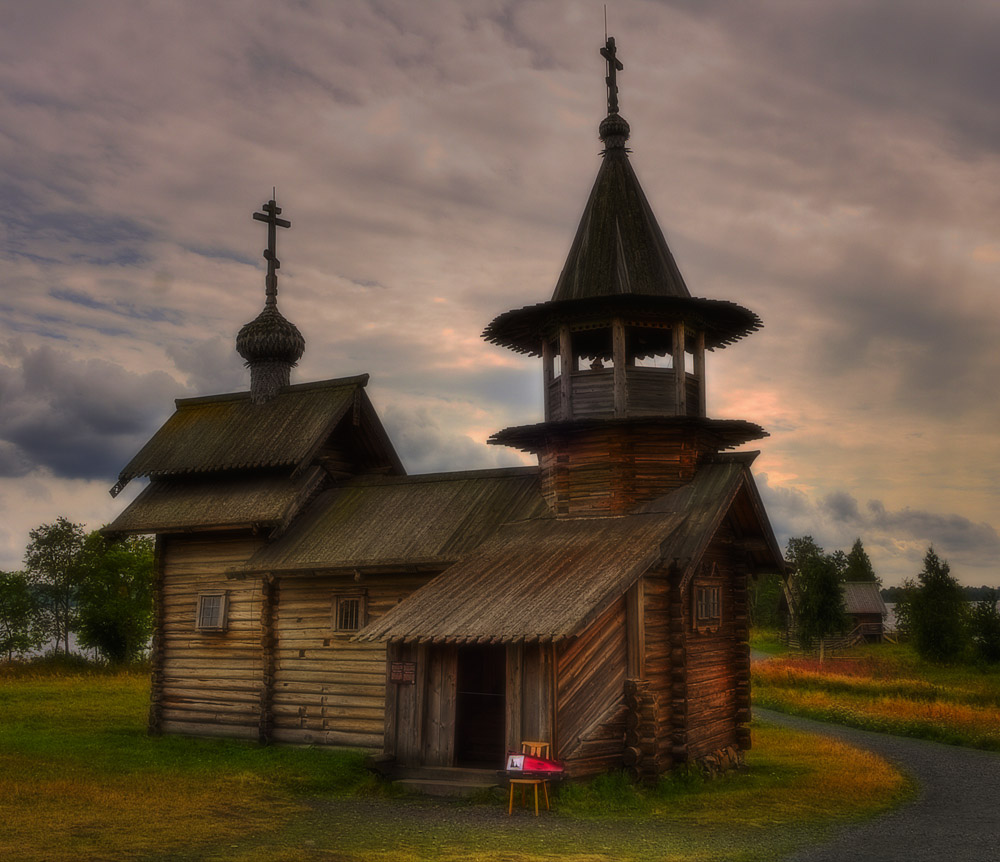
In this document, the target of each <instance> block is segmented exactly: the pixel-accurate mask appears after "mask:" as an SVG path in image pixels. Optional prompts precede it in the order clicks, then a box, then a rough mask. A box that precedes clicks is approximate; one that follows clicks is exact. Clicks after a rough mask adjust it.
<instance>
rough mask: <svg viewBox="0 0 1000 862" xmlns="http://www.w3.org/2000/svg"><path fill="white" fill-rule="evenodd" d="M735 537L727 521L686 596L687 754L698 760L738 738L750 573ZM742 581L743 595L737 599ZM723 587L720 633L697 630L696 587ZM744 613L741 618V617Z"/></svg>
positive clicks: (704, 558)
mask: <svg viewBox="0 0 1000 862" xmlns="http://www.w3.org/2000/svg"><path fill="white" fill-rule="evenodd" d="M733 547H734V536H733V531H732V529H731V528H730V527H729V526H728V524H723V525H722V526H721V527H720V529H719V531H718V532H717V533H716V536H715V538H714V539H713V541H712V543H711V544H710V545H709V547H708V550H707V551H706V552H705V555H704V557H703V558H702V561H701V565H700V567H699V569H698V571H697V572H696V573H695V575H694V577H693V578H692V579H691V581H690V582H689V583H688V584H687V585H686V586H685V589H684V593H683V595H682V602H681V604H682V606H683V613H684V623H685V625H684V630H685V636H686V641H687V643H686V649H685V661H686V669H687V711H688V728H687V748H688V757H689V758H690V759H697V758H699V757H703V756H705V755H707V754H711V753H713V752H715V751H717V750H718V749H720V748H725V747H726V746H728V745H736V744H737V742H738V739H737V732H736V731H737V702H738V700H739V698H738V696H737V682H738V670H741V669H742V666H738V663H737V657H738V656H739V655H740V642H739V641H738V638H737V634H738V631H739V630H741V629H743V628H745V626H746V601H745V592H746V577H745V574H743V573H742V572H741V571H739V561H738V560H736V559H734V552H733ZM737 581H739V582H740V583H739V586H740V587H741V589H740V591H739V592H741V593H742V598H741V600H740V601H739V602H738V601H737V589H736V587H737ZM698 587H718V588H719V589H720V591H721V592H720V601H721V612H722V616H721V622H720V625H719V627H718V630H717V631H697V630H696V629H695V624H694V614H695V591H696V590H697V588H698ZM737 614H739V615H740V616H741V617H742V619H737Z"/></svg>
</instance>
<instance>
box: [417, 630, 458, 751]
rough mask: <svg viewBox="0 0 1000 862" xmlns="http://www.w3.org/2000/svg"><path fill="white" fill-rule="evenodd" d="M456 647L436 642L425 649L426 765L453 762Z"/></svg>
mask: <svg viewBox="0 0 1000 862" xmlns="http://www.w3.org/2000/svg"><path fill="white" fill-rule="evenodd" d="M457 683H458V647H457V646H454V645H451V644H449V645H440V646H439V645H435V646H432V647H431V648H430V649H429V651H428V667H427V695H426V698H425V701H424V710H425V715H424V722H423V727H424V753H423V763H424V764H425V765H426V766H451V765H452V764H453V763H454V762H455V707H456V703H457V692H458V688H457Z"/></svg>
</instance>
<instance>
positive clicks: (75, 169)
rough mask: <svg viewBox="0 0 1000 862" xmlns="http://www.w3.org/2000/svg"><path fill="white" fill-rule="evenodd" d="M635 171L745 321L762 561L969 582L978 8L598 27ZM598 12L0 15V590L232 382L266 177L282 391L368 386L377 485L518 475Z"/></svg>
mask: <svg viewBox="0 0 1000 862" xmlns="http://www.w3.org/2000/svg"><path fill="white" fill-rule="evenodd" d="M608 19H609V25H610V32H611V33H612V35H615V36H616V38H617V41H618V46H619V50H620V57H621V59H622V60H623V62H624V64H625V70H624V71H623V72H622V73H621V75H620V76H619V83H620V87H621V110H622V114H623V116H625V117H626V118H627V119H628V120H629V121H630V123H631V125H632V140H631V142H630V143H631V146H632V148H633V150H634V155H633V156H632V159H633V164H634V166H635V168H636V171H637V173H638V175H639V178H640V180H641V182H642V183H643V186H644V188H645V190H646V194H647V196H648V197H649V199H650V201H651V203H652V205H653V208H654V211H655V212H656V214H657V216H658V218H659V220H660V224H661V226H662V227H663V229H664V231H665V233H666V235H667V239H668V242H669V243H670V245H671V248H672V249H673V251H674V254H675V256H676V258H677V260H678V263H679V264H680V267H681V269H682V271H683V272H684V275H685V278H686V280H687V283H688V285H689V287H690V288H691V290H692V292H693V293H694V294H697V295H703V296H709V297H713V298H721V299H731V300H735V301H737V302H740V303H741V304H743V305H746V306H748V307H749V308H751V309H753V310H754V311H756V312H757V313H758V314H760V316H761V317H762V318H763V320H764V324H765V327H764V329H763V331H762V332H760V333H759V334H756V335H754V336H752V337H750V338H748V339H746V340H745V341H743V342H740V343H738V344H737V345H735V346H733V347H731V348H729V349H727V350H724V351H718V352H716V353H713V354H712V355H710V356H709V368H708V371H709V375H710V378H709V412H710V414H711V415H714V416H718V417H733V418H745V419H750V420H752V421H755V422H758V423H760V424H762V425H763V426H765V427H766V428H767V429H768V430H769V431H770V433H771V436H770V438H768V439H767V440H765V441H763V442H762V443H761V444H759V445H760V448H761V449H762V454H761V456H760V458H759V459H758V460H757V463H756V466H755V469H756V470H757V478H758V481H759V484H760V487H761V491H762V494H763V496H764V499H765V501H766V503H767V505H768V510H769V513H770V515H771V518H772V521H773V523H774V526H775V529H776V531H777V532H778V534H779V539H780V540H781V541H782V542H784V540H785V539H786V538H787V537H788V536H789V535H802V534H804V533H811V534H813V535H814V536H815V537H816V539H817V540H818V541H819V542H820V543H821V544H823V545H825V546H826V547H827V548H828V549H832V548H835V547H848V546H849V545H850V543H851V542H852V541H853V540H854V538H855V536H861V537H862V538H863V539H864V541H865V544H866V547H867V548H868V550H869V552H870V554H871V556H872V558H873V560H874V562H875V564H876V568H877V569H878V570H879V572H880V573H881V574H882V576H883V578H884V580H885V581H886V582H887V583H895V582H898V581H899V580H900V579H901V578H902V577H905V576H908V575H909V576H912V575H915V574H916V572H917V571H918V570H919V568H920V559H921V557H922V555H923V553H924V551H925V550H926V548H927V546H928V545H929V544H931V543H933V544H934V546H935V548H936V550H937V551H938V552H939V553H940V554H941V555H942V556H944V557H946V558H947V559H948V560H949V561H950V562H951V564H952V569H953V571H954V572H955V574H957V575H958V577H959V578H960V579H961V580H962V581H963V582H966V583H970V584H977V585H978V584H981V583H990V584H1000V536H998V533H997V528H998V527H1000V434H998V433H997V432H998V428H1000V421H998V420H1000V399H998V397H997V390H998V380H1000V348H998V334H1000V297H998V277H1000V104H998V103H1000V95H998V87H997V83H996V82H997V81H1000V52H998V51H997V50H996V46H997V45H998V44H1000V6H998V4H997V3H996V2H993V0H983V2H977V0H967V2H957V3H948V4H945V3H941V2H939V0H931V2H924V0H907V2H882V0H863V2H858V0H838V2H832V0H831V2H826V3H808V4H807V3H801V2H796V0H760V2H755V3H746V2H739V0H732V2H725V0H698V2H694V0H687V2H684V0H676V2H659V3H656V2H642V0H629V2H624V0H623V2H617V0H611V2H609V3H608ZM603 27H604V24H603V10H602V4H601V3H598V2H594V3H584V2H578V0H572V2H571V0H566V2H559V0H544V2H537V0H536V2H490V0H454V2H423V3H413V2H411V0H398V2H394V0H379V2H376V0H372V2H319V0H315V2H308V0H299V2H273V0H272V2H251V0H242V2H223V0H217V2H213V3H202V2H192V0H185V1H184V2H171V3H145V2H135V0H120V2H95V0H91V2H87V3H77V4H66V3H62V2H47V1H46V0H34V2H32V3H30V4H29V3H13V2H12V3H7V4H5V9H4V26H3V28H2V30H0V189H2V197H0V200H2V202H3V209H4V218H3V227H2V230H0V255H2V269H0V285H2V286H0V568H16V567H18V566H19V565H20V560H21V557H22V554H23V549H24V545H25V542H26V540H27V531H28V529H29V528H31V527H32V526H35V525H38V524H40V523H43V522H48V521H51V520H53V519H55V518H56V517H57V516H58V515H61V514H63V515H66V516H68V517H70V518H72V519H74V520H78V521H84V522H86V523H87V524H88V525H89V526H93V527H96V526H99V525H100V524H101V523H103V522H105V521H107V520H109V519H110V518H112V517H114V515H115V514H116V513H117V512H118V511H120V510H121V508H122V506H123V500H127V499H130V497H131V496H134V493H135V491H136V490H137V489H136V488H135V487H133V486H135V485H137V484H138V483H133V486H130V488H129V490H128V491H127V492H126V494H123V495H122V497H119V498H118V500H112V499H111V498H110V497H109V496H108V493H107V491H108V488H109V487H110V485H111V484H112V483H113V482H114V479H115V476H116V475H117V473H118V471H119V470H120V469H121V467H122V466H123V465H124V464H125V463H126V462H127V461H128V459H129V458H130V457H131V456H132V455H133V454H134V453H135V451H136V450H137V449H138V448H139V447H140V445H141V444H142V443H143V442H144V440H145V439H146V438H147V437H148V436H149V435H150V434H151V433H152V431H153V430H155V428H156V427H157V426H158V425H159V424H160V423H161V422H162V421H163V420H164V419H165V418H166V417H167V416H168V415H169V413H170V412H171V410H172V407H173V401H172V399H173V398H175V397H183V396H188V395H194V394H208V393H213V392H220V391H230V390H233V389H239V388H245V387H246V385H247V382H248V378H247V374H246V372H245V370H244V369H243V368H242V365H241V362H240V360H239V358H238V357H237V356H236V354H235V352H234V350H233V339H234V337H235V333H236V331H237V330H238V329H239V327H240V326H241V325H242V324H243V323H245V322H246V321H248V320H250V319H251V318H252V317H254V316H255V315H256V313H257V312H258V311H259V309H260V307H261V304H262V300H263V272H264V268H263V267H264V264H263V261H262V259H261V258H260V252H261V249H262V248H263V247H264V244H265V229H264V228H263V226H261V225H260V224H259V223H255V222H253V220H252V219H251V213H252V212H254V210H256V209H258V208H259V207H260V205H261V204H262V203H263V202H264V201H265V200H267V198H269V197H270V191H271V187H272V185H274V186H276V187H277V190H278V200H279V204H280V205H281V206H282V207H283V208H284V216H285V217H287V218H289V219H290V220H291V221H292V229H291V230H289V231H284V232H282V234H281V237H280V240H279V248H278V252H279V257H280V259H281V261H282V267H281V270H280V277H279V303H280V306H281V309H282V311H283V312H284V313H285V314H286V316H287V317H289V319H291V320H293V321H294V322H295V323H297V324H298V326H299V327H300V329H301V330H302V332H303V334H304V335H305V338H306V353H305V356H304V358H303V360H302V362H301V363H300V366H299V368H298V370H297V372H296V376H295V378H294V379H295V380H298V381H305V380H311V379H321V378H327V377H338V376H345V375H352V374H356V373H359V372H362V371H366V372H369V373H370V374H371V382H370V384H369V393H370V395H371V397H372V400H373V401H374V403H375V405H376V407H377V408H378V409H379V410H380V412H381V414H382V416H383V418H384V420H385V423H386V425H387V427H388V428H389V431H390V434H391V435H392V437H393V439H394V440H395V442H396V445H397V448H398V450H399V451H400V454H401V456H402V458H403V461H404V463H405V464H406V466H407V468H408V470H409V471H410V472H426V471H430V470H441V469H458V468H470V467H482V466H490V465H508V464H516V463H521V460H520V457H519V456H518V455H517V453H514V452H511V451H507V450H502V449H497V448H495V447H487V446H485V445H484V441H485V439H486V437H487V436H488V435H489V434H490V433H492V432H493V431H495V430H497V429H499V428H502V427H505V426H507V425H510V424H517V423H528V422H533V421H536V420H538V419H539V418H540V414H541V385H540V377H541V372H540V368H539V367H538V365H537V362H536V361H532V360H528V359H523V358H520V357H517V356H515V355H513V354H510V353H508V352H506V351H504V350H502V349H500V348H496V347H493V346H490V345H487V344H485V343H484V342H482V341H481V339H480V338H479V333H480V331H481V330H482V328H483V326H484V325H485V324H486V323H487V322H488V321H489V320H490V319H492V318H493V317H494V316H495V315H496V314H497V313H499V312H502V311H505V310H507V309H509V308H513V307H517V306H521V305H524V304H527V303H532V302H538V301H541V300H543V299H547V298H548V297H549V295H550V294H551V291H552V289H553V287H554V285H555V280H556V278H557V276H558V274H559V271H560V268H561V266H562V263H563V260H564V258H565V255H566V252H567V251H568V248H569V243H570V240H571V238H572V236H573V233H574V231H575V228H576V223H577V220H578V218H579V215H580V213H581V211H582V208H583V205H584V202H585V200H586V196H587V193H588V191H589V188H590V184H591V183H592V181H593V178H594V175H595V174H596V171H597V169H598V165H599V155H598V152H599V149H600V143H599V141H598V140H597V125H598V123H599V121H600V119H601V118H602V116H603V114H604V107H605V91H604V84H603V74H604V71H603V61H602V59H601V57H600V56H599V54H598V49H599V48H600V46H601V44H602V43H603V39H604V32H603Z"/></svg>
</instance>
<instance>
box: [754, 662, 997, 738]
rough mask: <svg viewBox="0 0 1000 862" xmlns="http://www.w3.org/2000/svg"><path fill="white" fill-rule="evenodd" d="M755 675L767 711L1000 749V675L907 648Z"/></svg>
mask: <svg viewBox="0 0 1000 862" xmlns="http://www.w3.org/2000/svg"><path fill="white" fill-rule="evenodd" d="M875 649H876V648H872V647H868V648H864V649H861V650H858V651H856V652H855V655H854V657H853V658H841V659H834V660H831V661H827V662H823V663H820V662H818V661H815V660H813V659H805V658H783V659H774V660H771V661H768V662H764V663H761V664H757V665H755V666H754V669H753V683H754V689H753V690H754V702H755V703H757V704H759V705H760V706H765V707H769V708H772V709H779V710H782V711H784V712H793V713H796V714H799V715H806V716H809V717H811V718H819V719H822V720H825V721H834V722H837V723H840V724H847V725H851V726H853V727H861V728H864V729H866V730H875V731H880V732H884V733H895V734H899V735H903V736H913V737H920V738H924V739H934V740H938V741H942V742H950V743H955V744H959V745H970V746H974V747H977V748H986V749H992V750H1000V672H998V671H996V670H990V669H982V668H968V667H956V666H940V665H932V664H927V663H923V662H920V661H919V660H917V659H916V658H915V656H914V655H913V654H912V652H911V651H909V650H908V649H906V648H905V647H897V648H892V649H889V648H885V649H884V650H883V651H882V652H876V651H875Z"/></svg>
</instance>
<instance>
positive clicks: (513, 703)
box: [505, 642, 524, 751]
mask: <svg viewBox="0 0 1000 862" xmlns="http://www.w3.org/2000/svg"><path fill="white" fill-rule="evenodd" d="M523 685H524V644H522V643H520V642H518V643H512V644H507V698H506V704H505V707H506V713H507V715H506V722H505V724H506V730H505V733H506V739H507V750H508V751H520V750H521V738H522V737H521V711H522V707H521V703H522V700H523V698H522V696H521V691H522V688H523Z"/></svg>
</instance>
